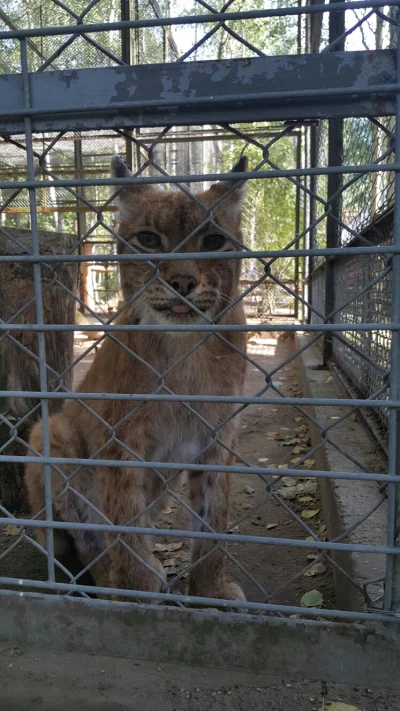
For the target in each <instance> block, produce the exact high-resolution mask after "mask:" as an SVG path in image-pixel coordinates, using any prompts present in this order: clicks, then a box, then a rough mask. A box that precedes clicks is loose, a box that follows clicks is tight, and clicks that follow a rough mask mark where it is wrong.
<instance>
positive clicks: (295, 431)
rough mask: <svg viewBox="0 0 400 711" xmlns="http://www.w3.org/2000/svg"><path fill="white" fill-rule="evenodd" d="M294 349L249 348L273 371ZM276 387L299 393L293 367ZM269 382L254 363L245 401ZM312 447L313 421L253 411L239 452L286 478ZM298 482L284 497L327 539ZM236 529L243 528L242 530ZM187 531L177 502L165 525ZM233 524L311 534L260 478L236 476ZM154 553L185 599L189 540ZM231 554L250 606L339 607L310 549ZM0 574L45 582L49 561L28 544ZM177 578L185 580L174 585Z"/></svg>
mask: <svg viewBox="0 0 400 711" xmlns="http://www.w3.org/2000/svg"><path fill="white" fill-rule="evenodd" d="M86 347H87V344H80V345H78V346H77V349H76V354H77V355H78V354H79V353H80V352H83V351H84V350H85V348H86ZM292 348H293V343H292V340H291V338H290V337H278V336H277V335H276V334H264V335H263V334H257V335H254V336H252V337H251V338H250V340H249V344H248V350H249V354H250V355H251V357H252V358H253V359H254V361H256V362H257V363H258V364H259V365H260V366H262V367H263V368H265V369H266V370H273V369H275V368H276V367H278V366H279V365H280V364H281V363H282V362H284V361H285V360H286V359H287V358H288V357H289V356H290V354H291V353H292ZM91 360H92V356H89V357H86V358H85V359H84V360H82V361H81V362H80V364H79V366H78V368H77V369H76V371H77V372H76V374H75V376H76V377H75V381H76V383H78V382H79V381H80V379H81V378H82V376H83V374H84V372H85V370H86V369H87V368H88V366H89V364H90V362H91ZM273 381H274V383H275V384H277V385H278V387H279V388H280V389H281V390H282V391H283V392H284V393H286V394H288V395H293V394H300V390H299V385H298V379H297V372H296V369H295V366H294V365H293V364H289V365H287V366H286V367H284V368H283V369H281V370H279V372H277V373H276V375H274V378H273ZM264 383H265V376H264V375H263V374H262V372H261V371H260V370H259V369H258V368H256V367H255V366H253V365H251V364H249V366H248V373H247V382H246V391H245V394H246V395H255V394H256V393H257V392H259V391H260V390H261V389H262V388H263V386H264ZM271 392H272V391H271ZM268 394H269V393H268ZM272 394H273V392H272ZM307 445H308V430H307V425H306V422H305V420H304V418H302V417H301V416H299V413H298V411H296V410H295V409H294V408H293V407H289V406H288V407H279V408H278V407H277V408H274V407H266V406H259V405H252V406H249V407H248V408H247V409H246V410H245V411H244V413H243V414H242V419H241V425H240V438H239V445H238V452H239V453H240V455H241V456H242V457H243V458H244V459H245V460H246V461H248V462H249V463H250V464H252V465H260V464H263V465H264V466H265V465H267V464H268V466H279V467H282V474H283V475H284V467H285V466H286V467H287V466H292V464H291V462H292V461H293V460H294V459H296V458H298V457H300V456H302V455H303V454H304V452H306V451H307ZM312 466H313V460H311V459H310V460H309V461H308V464H307V469H305V471H304V473H305V477H306V476H310V475H311V474H312V472H311V471H309V469H312ZM302 468H303V467H302ZM291 483H293V482H292V481H291V480H289V479H283V481H281V482H280V492H281V493H282V494H283V496H284V497H285V502H286V503H287V504H288V505H290V507H291V508H292V509H293V510H294V511H296V512H297V514H298V515H299V516H301V515H312V517H311V518H309V519H304V522H305V523H307V525H308V526H309V527H310V528H311V529H312V530H314V531H316V532H318V534H319V535H320V536H321V535H322V536H323V535H324V533H323V531H324V523H323V520H322V514H321V504H320V500H319V495H318V492H317V490H316V482H315V480H312V479H306V478H305V479H304V480H302V481H301V482H300V483H299V484H298V485H297V487H290V486H285V484H291ZM304 488H305V489H306V491H304ZM179 495H180V496H182V497H183V498H185V496H186V485H185V484H183V485H182V487H181V490H180V491H179ZM304 511H306V514H304ZM307 512H308V513H307ZM243 517H245V518H244V520H243ZM237 522H239V523H238V525H235V524H237ZM187 525H188V520H187V513H186V511H185V510H184V509H183V507H182V506H181V505H180V504H177V503H176V502H172V503H171V505H170V506H169V507H168V508H167V509H166V511H165V512H164V513H163V514H162V515H161V519H160V526H161V527H163V528H179V529H185V528H187ZM231 525H232V528H233V532H234V533H238V532H239V533H241V534H244V535H268V536H273V537H282V538H305V537H307V536H308V535H309V533H308V531H307V530H306V529H305V528H304V527H303V526H302V525H301V524H300V523H298V522H297V521H295V520H294V519H293V517H292V516H291V515H290V513H288V512H287V511H286V510H285V509H284V508H283V507H282V506H281V505H279V503H277V502H276V501H275V500H274V499H273V498H272V497H271V496H269V497H268V496H266V485H265V482H264V481H263V480H262V479H260V478H258V477H255V476H253V475H237V476H235V477H233V485H232V498H231ZM17 532H18V531H17V529H16V527H15V526H9V527H8V528H6V529H5V531H4V532H3V533H2V534H1V535H0V554H1V552H5V550H6V549H7V548H8V547H9V546H10V544H12V543H14V542H15V539H16V535H17ZM155 547H156V551H155V552H156V555H157V556H158V557H159V558H160V559H161V560H162V561H163V564H164V566H165V568H166V571H167V574H168V581H169V582H170V583H171V591H172V592H184V588H185V576H184V575H183V576H180V573H181V572H182V571H183V570H184V568H185V566H186V565H187V563H188V559H189V541H188V540H182V541H179V540H177V539H176V538H169V539H160V538H159V537H157V541H156V543H155ZM171 548H173V550H171ZM163 549H166V550H163ZM229 550H230V552H231V553H232V554H233V555H234V556H235V558H236V559H237V560H238V562H239V563H240V565H241V566H242V570H239V569H238V567H237V566H235V565H234V564H232V565H231V574H232V575H233V577H235V578H236V579H237V580H238V581H240V583H241V585H242V587H243V589H244V591H245V594H246V597H247V598H248V599H249V600H252V601H265V600H267V599H268V601H271V602H274V603H279V604H284V605H288V604H291V605H300V601H301V598H302V595H303V594H304V593H305V592H307V591H309V590H313V589H316V588H317V589H318V591H319V592H321V593H322V595H323V598H324V606H325V607H332V606H334V591H333V580H332V574H331V568H330V565H329V561H328V562H326V561H324V562H323V563H319V564H318V565H316V567H312V568H311V570H310V571H309V573H310V574H309V575H303V574H301V571H302V569H303V568H304V566H307V565H308V566H313V563H314V561H313V559H312V558H311V556H312V555H313V554H312V553H311V554H310V551H309V550H307V551H306V550H305V549H299V548H289V547H281V546H268V547H267V546H261V545H257V544H253V545H251V544H241V543H232V544H231V545H230V547H229ZM307 554H308V557H307ZM0 575H4V576H7V577H16V578H21V577H24V578H36V579H39V580H43V579H45V577H46V576H47V570H46V564H45V560H44V557H43V556H42V555H41V554H40V553H39V552H37V551H36V550H35V549H34V548H33V547H32V545H31V544H29V543H27V542H24V541H21V542H20V543H19V544H18V546H17V547H16V548H15V549H14V550H12V551H11V552H10V553H9V554H8V555H6V556H4V557H3V558H1V559H0ZM176 576H178V578H179V580H177V582H176V583H175V582H174V579H175V577H176ZM179 576H180V577H179ZM85 582H86V581H85Z"/></svg>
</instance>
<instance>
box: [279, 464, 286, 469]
mask: <svg viewBox="0 0 400 711" xmlns="http://www.w3.org/2000/svg"><path fill="white" fill-rule="evenodd" d="M277 469H288V465H287V464H278V466H277Z"/></svg>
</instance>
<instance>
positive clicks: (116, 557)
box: [100, 468, 164, 592]
mask: <svg viewBox="0 0 400 711" xmlns="http://www.w3.org/2000/svg"><path fill="white" fill-rule="evenodd" d="M144 475H145V473H143V472H141V471H140V470H137V469H125V468H121V469H118V468H107V469H103V471H102V472H101V475H100V477H101V489H102V500H103V511H104V513H105V515H106V516H107V517H108V518H109V519H110V520H111V521H112V522H113V524H115V525H117V526H124V525H126V524H127V523H128V522H129V521H130V520H131V519H132V518H134V517H136V516H138V518H136V519H135V521H134V523H133V524H132V533H129V534H120V535H119V539H120V540H119V541H118V542H117V543H116V544H115V539H116V537H117V536H116V534H113V533H108V534H107V544H108V545H109V546H110V549H109V552H108V556H109V564H110V583H111V586H112V587H114V588H124V589H129V590H145V591H151V592H158V591H159V590H160V589H161V586H162V583H163V580H164V570H163V567H162V565H161V563H160V562H159V561H158V560H157V559H156V558H155V557H154V555H153V554H152V551H151V538H150V536H148V535H143V534H142V535H139V534H135V529H134V527H135V526H149V525H150V521H149V519H148V517H147V516H146V515H143V516H140V514H141V512H142V511H144V509H145V507H146V492H145V486H144V481H143V476H144ZM124 543H125V544H126V546H125V545H124ZM112 544H114V545H112ZM127 546H128V547H127ZM129 548H131V549H132V550H133V551H134V553H135V554H136V556H137V557H136V556H135V555H133V553H132V551H131V550H129Z"/></svg>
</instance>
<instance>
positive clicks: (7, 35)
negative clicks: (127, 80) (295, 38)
mask: <svg viewBox="0 0 400 711" xmlns="http://www.w3.org/2000/svg"><path fill="white" fill-rule="evenodd" d="M397 5H398V0H369V1H367V2H351V3H350V2H338V3H335V6H334V7H333V8H332V7H330V6H329V5H313V6H303V7H285V8H283V7H277V8H273V9H272V8H271V9H267V10H263V9H260V10H245V11H242V12H215V13H212V14H211V13H209V14H203V15H187V16H186V17H182V16H181V17H160V18H148V19H143V20H125V21H120V22H94V23H88V24H83V23H82V24H76V25H64V26H54V27H36V28H24V29H12V30H3V31H2V32H0V40H9V39H22V38H24V37H48V36H50V37H54V36H57V35H77V34H86V33H90V32H114V31H116V30H123V29H129V28H131V29H133V28H135V27H136V28H142V27H166V26H167V27H168V26H171V25H191V24H203V23H208V22H214V23H216V22H218V21H220V20H221V21H223V22H228V21H229V20H251V19H263V18H264V19H266V18H268V17H284V16H290V15H310V14H315V13H325V12H334V11H335V10H357V9H361V8H374V7H376V8H379V7H387V6H397Z"/></svg>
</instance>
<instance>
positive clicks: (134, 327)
mask: <svg viewBox="0 0 400 711" xmlns="http://www.w3.org/2000/svg"><path fill="white" fill-rule="evenodd" d="M1 261H2V259H1V257H0V263H1ZM399 330H400V323H385V321H382V322H381V323H378V322H377V323H308V324H301V323H300V324H294V323H274V324H271V323H270V324H259V325H257V326H251V325H250V326H248V325H243V326H238V325H235V324H229V325H228V324H219V323H216V324H199V323H198V324H187V325H186V324H184V325H180V324H177V323H176V324H166V325H165V326H164V325H160V324H130V323H121V324H105V323H101V322H99V324H98V325H97V324H71V323H46V324H44V325H42V324H37V323H8V322H6V323H0V332H1V331H10V332H12V331H17V332H19V331H33V332H35V331H36V332H37V331H38V332H40V333H42V332H49V333H56V332H59V331H78V332H79V333H81V332H82V333H99V332H100V333H113V332H116V333H136V332H138V333H140V332H142V333H256V334H257V333H275V332H276V331H285V332H288V333H293V332H296V331H300V332H304V331H309V332H310V333H313V332H317V333H319V332H321V333H322V332H324V331H328V332H329V331H355V332H356V333H358V332H365V331H399Z"/></svg>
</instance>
